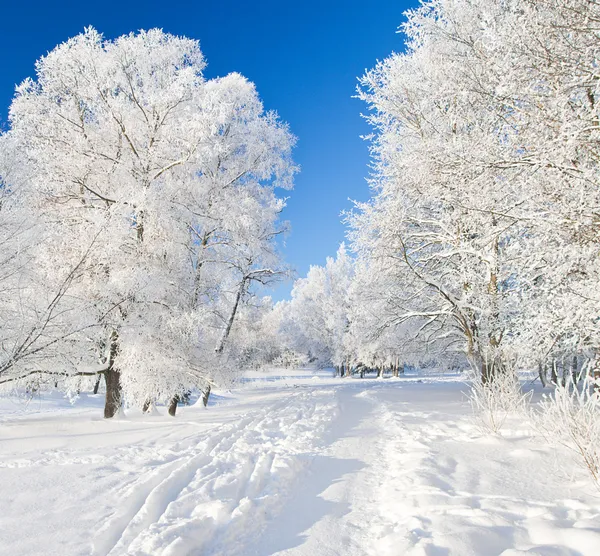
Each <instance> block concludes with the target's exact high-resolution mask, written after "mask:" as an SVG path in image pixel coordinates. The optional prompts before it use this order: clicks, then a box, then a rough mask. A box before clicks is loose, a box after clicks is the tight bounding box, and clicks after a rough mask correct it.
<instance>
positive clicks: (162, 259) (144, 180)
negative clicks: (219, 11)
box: [0, 28, 296, 417]
mask: <svg viewBox="0 0 600 556" xmlns="http://www.w3.org/2000/svg"><path fill="white" fill-rule="evenodd" d="M204 66H205V62H204V58H203V56H202V53H201V51H200V48H199V44H198V42H197V41H194V40H189V39H186V38H181V37H175V36H172V35H169V34H166V33H163V32H162V31H160V30H151V31H147V32H146V31H141V32H139V33H137V34H130V35H127V36H122V37H120V38H118V39H116V40H114V41H109V40H105V39H104V38H103V37H102V35H100V34H99V33H98V32H97V31H96V30H94V29H92V28H88V29H86V30H85V32H84V33H83V34H81V35H78V36H76V37H75V38H73V39H71V40H69V41H67V42H66V43H64V44H61V45H59V46H58V47H56V48H55V49H54V50H53V51H52V52H50V53H49V54H48V55H47V56H45V57H43V58H41V59H40V60H39V61H38V62H37V64H36V78H35V79H27V80H26V81H25V82H24V83H22V84H21V85H20V86H19V87H18V88H17V92H16V96H15V98H14V100H13V102H12V105H11V108H10V113H9V117H10V129H9V130H8V131H7V132H6V133H5V134H4V135H2V136H0V179H1V184H0V195H1V199H0V233H1V240H0V269H1V270H0V319H1V321H0V336H1V337H0V384H5V385H8V386H14V385H15V384H19V385H21V384H23V383H27V384H28V385H29V386H31V384H32V383H35V386H36V387H40V386H43V385H45V384H52V385H54V384H60V385H63V386H65V387H66V388H80V387H81V381H82V380H84V381H85V380H87V381H91V383H92V384H93V383H94V382H96V388H97V384H98V382H97V381H98V380H99V377H100V376H104V378H105V383H106V406H105V416H106V417H112V416H113V415H114V414H115V413H116V412H117V411H119V409H120V408H121V407H122V405H123V403H124V402H126V403H128V404H135V405H139V406H140V407H141V406H142V405H144V406H145V407H146V408H149V407H150V406H151V405H152V404H153V403H155V402H169V401H170V402H171V410H172V411H174V408H175V407H176V400H177V397H178V396H181V395H183V394H184V393H185V392H186V391H188V390H189V389H190V388H200V389H202V390H203V391H204V392H205V397H207V396H208V393H209V392H210V387H211V385H213V384H215V383H216V382H224V381H227V380H228V377H229V376H230V374H231V372H233V370H234V369H236V368H238V367H239V366H240V365H242V364H247V363H248V362H249V360H251V359H252V358H256V357H261V356H263V355H264V353H263V352H264V350H263V349H261V346H260V341H259V338H260V336H261V334H260V332H259V329H260V326H261V322H262V319H263V318H264V317H265V315H266V314H267V313H268V312H269V311H270V309H271V306H270V302H269V300H268V299H259V298H257V297H256V295H254V294H253V292H254V291H255V290H256V285H266V284H268V283H269V282H271V281H273V280H276V279H277V278H278V277H280V276H282V275H283V274H285V273H286V269H285V268H284V267H283V266H282V264H281V262H280V260H279V258H278V255H277V253H276V249H275V239H276V237H277V236H278V234H281V233H282V232H283V231H284V230H285V224H283V223H281V222H280V221H279V214H280V213H281V210H282V208H283V207H284V201H283V200H282V199H280V198H278V197H277V195H276V192H275V190H276V188H284V189H289V188H291V186H292V179H293V174H294V172H295V170H296V167H295V166H294V164H293V162H292V159H291V155H290V153H291V149H292V147H293V144H294V138H293V136H292V135H291V134H290V133H289V131H288V129H287V126H286V125H285V124H283V123H281V122H280V121H279V120H278V118H277V116H276V114H274V113H271V112H265V110H264V109H263V106H262V104H261V102H260V100H259V98H258V95H257V93H256V90H255V87H254V85H253V84H252V83H250V82H248V81H247V80H246V79H245V78H244V77H242V76H241V75H239V74H231V75H228V76H226V77H224V78H218V79H211V80H207V79H205V78H204V77H203V74H202V71H203V68H204Z"/></svg>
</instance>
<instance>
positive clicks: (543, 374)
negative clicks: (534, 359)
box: [538, 361, 548, 388]
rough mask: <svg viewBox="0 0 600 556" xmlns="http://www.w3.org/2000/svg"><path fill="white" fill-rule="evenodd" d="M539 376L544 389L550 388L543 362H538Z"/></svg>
mask: <svg viewBox="0 0 600 556" xmlns="http://www.w3.org/2000/svg"><path fill="white" fill-rule="evenodd" d="M538 375H539V376H540V382H541V383H542V388H546V386H548V379H547V377H546V366H545V365H544V364H543V363H542V362H541V361H538Z"/></svg>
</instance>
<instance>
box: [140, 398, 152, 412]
mask: <svg viewBox="0 0 600 556" xmlns="http://www.w3.org/2000/svg"><path fill="white" fill-rule="evenodd" d="M151 407H152V402H151V401H150V400H149V399H147V400H146V401H145V402H144V405H143V407H142V413H148V412H149V411H150V408H151Z"/></svg>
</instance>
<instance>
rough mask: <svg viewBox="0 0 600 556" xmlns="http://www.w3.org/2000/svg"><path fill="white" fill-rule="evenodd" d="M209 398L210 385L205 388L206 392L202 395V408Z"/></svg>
mask: <svg viewBox="0 0 600 556" xmlns="http://www.w3.org/2000/svg"><path fill="white" fill-rule="evenodd" d="M209 397H210V384H209V385H208V386H207V387H206V390H204V392H203V393H202V403H203V404H204V407H206V406H207V405H208V398H209Z"/></svg>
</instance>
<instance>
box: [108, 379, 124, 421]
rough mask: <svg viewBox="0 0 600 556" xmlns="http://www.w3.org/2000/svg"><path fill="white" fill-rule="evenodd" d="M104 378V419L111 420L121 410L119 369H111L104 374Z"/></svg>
mask: <svg viewBox="0 0 600 556" xmlns="http://www.w3.org/2000/svg"><path fill="white" fill-rule="evenodd" d="M104 378H105V380H106V398H105V401H104V418H105V419H110V418H111V417H114V416H115V415H116V414H117V413H118V412H119V410H120V409H121V373H120V372H119V371H118V370H117V369H109V370H108V371H106V373H104Z"/></svg>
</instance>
